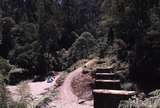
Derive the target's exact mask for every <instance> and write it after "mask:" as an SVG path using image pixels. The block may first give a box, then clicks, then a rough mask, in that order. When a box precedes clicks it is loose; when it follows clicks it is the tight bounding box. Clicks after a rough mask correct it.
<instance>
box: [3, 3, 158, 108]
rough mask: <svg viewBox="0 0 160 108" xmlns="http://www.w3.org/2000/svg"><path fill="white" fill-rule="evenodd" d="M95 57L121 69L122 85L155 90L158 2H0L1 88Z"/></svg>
mask: <svg viewBox="0 0 160 108" xmlns="http://www.w3.org/2000/svg"><path fill="white" fill-rule="evenodd" d="M96 57H98V58H100V59H105V58H109V59H110V61H111V62H112V64H114V65H115V67H116V69H117V68H119V67H122V68H123V70H120V71H119V77H120V79H121V80H122V82H124V83H128V82H129V83H132V84H135V85H136V86H137V87H138V89H139V90H140V91H143V92H144V93H146V94H147V93H150V92H151V91H154V90H156V89H160V0H0V84H1V85H3V84H6V85H16V84H18V83H20V82H21V81H25V80H28V79H34V80H35V81H43V80H45V78H46V76H47V75H48V74H49V73H50V72H51V71H53V70H54V71H56V72H61V71H67V72H69V71H70V67H71V66H73V65H74V63H76V62H78V61H80V60H82V59H92V58H96ZM116 69H115V71H116ZM19 75H20V76H19ZM17 76H18V77H17ZM0 87H1V86H0ZM132 87H133V86H132ZM134 90H135V89H134ZM0 91H1V88H0ZM0 100H1V93H0ZM0 103H1V102H0ZM159 105H160V104H159ZM2 108H8V107H2ZM20 108H21V107H20ZM22 108H23V107H22ZM125 108H126V107H125ZM127 108H130V107H127ZM145 108H150V107H145ZM157 108H158V107H157Z"/></svg>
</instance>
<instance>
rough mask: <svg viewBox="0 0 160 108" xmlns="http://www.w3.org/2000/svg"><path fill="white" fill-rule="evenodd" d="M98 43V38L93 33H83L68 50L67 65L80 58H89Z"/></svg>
mask: <svg viewBox="0 0 160 108" xmlns="http://www.w3.org/2000/svg"><path fill="white" fill-rule="evenodd" d="M96 45H97V44H96V40H95V38H94V37H93V35H92V34H91V33H89V32H84V33H82V34H81V36H80V37H79V38H78V39H77V40H76V41H75V42H74V43H73V45H72V47H71V48H70V49H69V51H68V56H66V59H67V60H66V62H67V66H70V65H72V64H73V63H74V62H76V61H78V60H80V59H84V58H87V57H88V56H89V55H90V54H94V50H95V48H96Z"/></svg>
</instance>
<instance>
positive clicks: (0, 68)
mask: <svg viewBox="0 0 160 108" xmlns="http://www.w3.org/2000/svg"><path fill="white" fill-rule="evenodd" d="M11 68H12V66H11V65H10V64H9V63H8V62H7V60H5V59H3V58H2V57H0V81H3V80H4V79H5V80H7V79H8V73H9V71H10V70H11Z"/></svg>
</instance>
